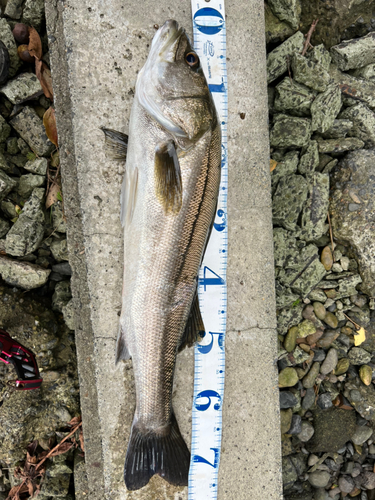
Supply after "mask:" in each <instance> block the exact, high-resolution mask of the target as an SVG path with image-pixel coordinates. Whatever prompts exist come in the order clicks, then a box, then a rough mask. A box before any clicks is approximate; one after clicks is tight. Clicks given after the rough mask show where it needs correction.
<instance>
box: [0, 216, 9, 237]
mask: <svg viewBox="0 0 375 500" xmlns="http://www.w3.org/2000/svg"><path fill="white" fill-rule="evenodd" d="M9 228H10V224H9V222H8V221H7V220H5V219H2V218H1V217H0V238H2V237H3V236H5V235H6V234H7V232H8V231H9Z"/></svg>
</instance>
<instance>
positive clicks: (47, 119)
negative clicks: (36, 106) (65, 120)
mask: <svg viewBox="0 0 375 500" xmlns="http://www.w3.org/2000/svg"><path fill="white" fill-rule="evenodd" d="M43 125H44V128H45V129H46V134H47V137H48V139H49V140H50V141H51V142H52V143H53V144H54V145H55V146H56V147H58V143H57V128H56V115H55V110H54V108H53V107H52V106H50V107H49V108H48V109H47V111H46V112H45V113H44V115H43Z"/></svg>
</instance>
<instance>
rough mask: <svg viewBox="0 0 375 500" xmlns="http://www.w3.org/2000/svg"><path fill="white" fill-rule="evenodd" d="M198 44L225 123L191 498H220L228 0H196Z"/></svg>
mask: <svg viewBox="0 0 375 500" xmlns="http://www.w3.org/2000/svg"><path fill="white" fill-rule="evenodd" d="M192 17H193V32H194V48H195V51H196V52H197V54H198V56H199V58H200V62H201V66H202V68H203V71H204V74H205V76H206V79H207V83H208V86H209V88H210V90H211V93H212V97H213V99H214V102H215V106H216V110H217V113H218V119H219V120H220V123H221V141H222V142H221V148H222V149H221V151H222V156H221V184H220V190H219V199H218V206H217V212H216V217H215V221H214V226H213V229H212V233H211V237H210V240H209V242H208V245H207V249H206V253H205V256H204V260H203V263H202V266H201V269H200V273H199V281H198V294H199V303H200V309H201V312H202V317H203V322H204V325H205V328H206V334H205V336H204V338H203V340H202V341H201V342H200V343H199V344H197V345H196V346H195V352H194V355H195V373H194V400H193V411H192V439H191V463H190V471H189V495H188V496H189V500H206V499H216V498H217V483H218V472H219V461H220V449H221V431H222V405H223V397H224V377H225V352H224V338H225V329H226V314H227V288H226V269H227V250H228V230H227V194H228V163H227V119H228V93H227V70H226V28H225V26H226V24H225V11H224V2H223V1H220V0H205V1H202V0H199V1H196V0H195V1H194V0H192Z"/></svg>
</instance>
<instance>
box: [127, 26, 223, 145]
mask: <svg viewBox="0 0 375 500" xmlns="http://www.w3.org/2000/svg"><path fill="white" fill-rule="evenodd" d="M136 96H137V98H138V100H139V102H140V103H141V105H142V106H143V107H144V108H145V109H146V111H147V112H148V113H149V114H150V115H151V116H152V117H153V118H154V119H155V120H156V121H157V122H158V123H159V124H160V125H161V126H163V127H164V128H165V129H166V130H168V131H169V132H170V133H171V134H172V135H173V136H175V137H177V138H186V139H189V140H194V139H197V138H199V137H201V135H202V134H203V133H204V132H205V131H206V130H208V128H209V127H210V126H212V122H213V121H214V119H215V117H216V115H215V108H214V104H213V101H212V98H211V94H210V91H209V88H208V85H207V81H206V78H205V76H204V73H203V70H202V68H201V65H200V61H199V57H198V55H197V54H196V52H195V51H194V49H193V48H192V47H191V44H190V40H189V38H188V36H187V34H186V33H185V30H184V29H183V28H180V27H179V26H178V23H177V22H176V21H174V20H169V21H166V22H165V23H164V25H163V26H162V27H161V28H160V29H159V30H158V31H157V33H156V34H155V36H154V38H153V41H152V44H151V48H150V53H149V55H148V58H147V61H146V63H145V65H144V67H143V68H142V70H141V72H140V74H139V76H138V80H137V86H136Z"/></svg>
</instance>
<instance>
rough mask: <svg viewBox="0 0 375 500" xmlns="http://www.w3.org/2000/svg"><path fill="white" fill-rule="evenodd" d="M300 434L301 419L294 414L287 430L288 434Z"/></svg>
mask: <svg viewBox="0 0 375 500" xmlns="http://www.w3.org/2000/svg"><path fill="white" fill-rule="evenodd" d="M301 432H302V418H301V416H300V415H297V414H296V413H295V414H294V415H293V416H292V423H291V425H290V428H289V430H288V434H292V435H294V434H300V433H301Z"/></svg>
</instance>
